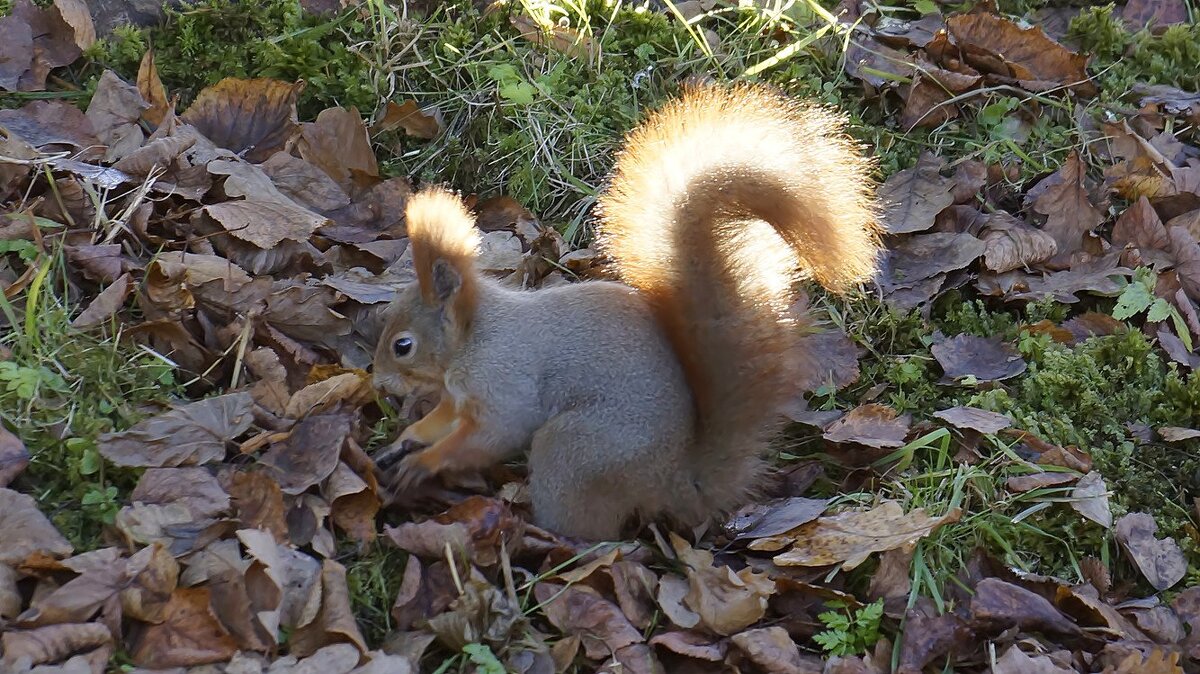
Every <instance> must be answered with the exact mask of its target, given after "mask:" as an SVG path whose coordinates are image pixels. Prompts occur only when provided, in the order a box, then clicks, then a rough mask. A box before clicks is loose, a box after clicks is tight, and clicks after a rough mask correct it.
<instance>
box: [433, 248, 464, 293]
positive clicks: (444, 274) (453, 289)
mask: <svg viewBox="0 0 1200 674" xmlns="http://www.w3.org/2000/svg"><path fill="white" fill-rule="evenodd" d="M432 276H433V296H434V297H435V298H437V300H438V301H439V302H445V301H446V300H448V299H450V298H451V297H453V296H454V294H455V293H457V292H458V291H459V290H461V289H462V285H463V277H462V274H460V273H459V271H458V269H456V268H455V267H454V265H452V264H450V263H449V262H447V261H445V260H443V259H440V258H439V259H437V260H434V262H433V274H432Z"/></svg>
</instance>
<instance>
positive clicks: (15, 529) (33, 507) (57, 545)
mask: <svg viewBox="0 0 1200 674" xmlns="http://www.w3.org/2000/svg"><path fill="white" fill-rule="evenodd" d="M0 540H2V541H4V545H2V546H0V564H8V565H10V566H16V565H17V564H20V563H21V562H22V561H24V560H25V558H26V557H28V556H30V555H32V554H34V553H40V554H45V555H50V556H52V557H65V556H66V555H69V554H71V551H72V550H73V549H74V548H72V547H71V544H70V543H68V542H67V539H66V538H63V535H62V534H60V533H58V529H55V528H54V525H53V524H51V523H50V520H48V519H46V516H45V515H43V514H42V513H41V511H39V510H38V507H37V502H36V501H34V500H33V498H32V497H30V496H26V495H25V494H21V493H18V492H15V491H13V490H11V489H7V488H0Z"/></svg>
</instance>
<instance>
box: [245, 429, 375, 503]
mask: <svg viewBox="0 0 1200 674" xmlns="http://www.w3.org/2000/svg"><path fill="white" fill-rule="evenodd" d="M352 421H353V418H352V416H351V414H350V413H349V412H331V413H327V414H314V415H310V416H307V417H305V418H304V419H301V420H300V421H299V422H298V423H297V424H296V425H295V426H294V427H293V428H292V432H291V434H290V435H289V436H288V437H287V439H285V440H283V441H281V442H278V443H275V444H273V445H272V446H271V448H270V449H269V450H267V452H266V453H265V454H263V456H262V457H261V458H260V459H259V462H260V463H261V464H262V465H263V466H265V467H267V468H268V469H270V471H271V473H272V477H273V478H274V479H275V481H276V482H278V483H279V488H280V489H281V490H282V491H283V493H284V494H290V495H295V494H299V493H301V492H304V491H306V490H307V489H308V488H309V487H312V486H313V485H315V484H318V483H320V482H322V481H323V480H324V479H325V478H327V477H329V476H330V475H331V474H332V473H333V471H334V469H336V468H337V465H338V454H339V453H340V452H341V450H342V444H343V443H344V442H345V440H346V438H347V436H348V435H349V434H350V430H351V423H352Z"/></svg>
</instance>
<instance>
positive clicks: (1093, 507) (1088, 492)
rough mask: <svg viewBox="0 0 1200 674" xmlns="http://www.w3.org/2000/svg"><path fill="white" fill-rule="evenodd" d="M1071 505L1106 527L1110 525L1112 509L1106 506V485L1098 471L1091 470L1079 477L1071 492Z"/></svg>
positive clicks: (1081, 513)
mask: <svg viewBox="0 0 1200 674" xmlns="http://www.w3.org/2000/svg"><path fill="white" fill-rule="evenodd" d="M1071 499H1072V500H1071V507H1072V508H1074V509H1075V511H1076V512H1078V513H1079V514H1080V515H1083V516H1084V517H1086V518H1088V519H1089V520H1091V521H1093V522H1095V523H1096V524H1099V525H1100V526H1102V527H1104V528H1105V529H1108V528H1109V527H1111V526H1112V510H1111V509H1110V508H1109V506H1108V485H1106V484H1104V478H1102V477H1101V476H1100V473H1097V472H1095V471H1092V472H1090V473H1088V474H1087V475H1084V476H1083V477H1082V478H1080V479H1079V484H1077V485H1075V489H1074V491H1072V492H1071Z"/></svg>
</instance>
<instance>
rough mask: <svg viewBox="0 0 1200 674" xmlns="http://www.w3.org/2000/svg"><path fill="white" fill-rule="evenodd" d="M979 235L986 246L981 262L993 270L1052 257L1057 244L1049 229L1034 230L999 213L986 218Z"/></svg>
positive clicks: (1007, 268) (1004, 269)
mask: <svg viewBox="0 0 1200 674" xmlns="http://www.w3.org/2000/svg"><path fill="white" fill-rule="evenodd" d="M986 222H987V224H986V225H985V229H984V230H983V232H982V233H981V234H980V237H979V238H980V240H981V241H983V243H984V245H985V246H986V248H985V249H984V253H983V264H984V266H985V267H987V268H988V269H990V270H992V271H994V272H996V273H1004V272H1006V271H1011V270H1013V269H1022V268H1026V267H1030V266H1033V265H1036V264H1039V263H1042V262H1045V261H1046V260H1049V259H1051V258H1053V257H1054V256H1055V255H1056V254H1057V253H1058V243H1057V242H1055V240H1054V237H1053V236H1051V235H1050V234H1049V233H1048V232H1046V231H1044V230H1040V229H1035V228H1033V227H1030V226H1029V225H1026V224H1025V223H1023V222H1021V221H1020V220H1017V219H1016V218H1014V217H1013V216H1011V215H1009V214H1007V213H1004V212H1000V213H995V214H992V215H990V216H988V217H987V221H986Z"/></svg>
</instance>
